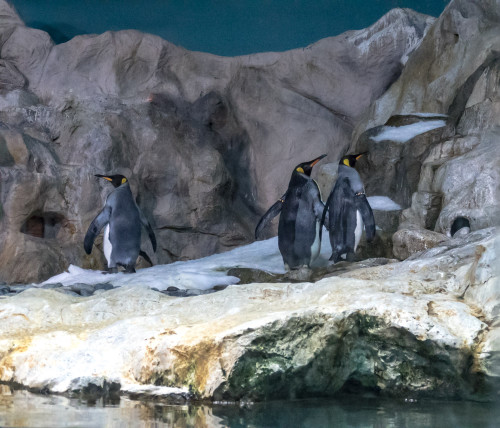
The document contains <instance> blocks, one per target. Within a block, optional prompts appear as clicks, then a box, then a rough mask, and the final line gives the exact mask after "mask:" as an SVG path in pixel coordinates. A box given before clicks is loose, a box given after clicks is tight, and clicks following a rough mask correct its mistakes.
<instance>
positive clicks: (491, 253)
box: [0, 229, 500, 399]
mask: <svg viewBox="0 0 500 428" xmlns="http://www.w3.org/2000/svg"><path fill="white" fill-rule="evenodd" d="M499 240H500V238H499V236H498V234H497V233H496V232H495V230H494V229H488V230H484V231H480V232H476V233H471V234H470V235H469V236H467V237H466V238H464V239H463V240H461V241H459V240H451V241H450V242H448V243H446V245H443V246H442V247H441V248H434V249H432V250H430V251H428V252H424V253H422V254H420V255H419V256H418V257H417V256H415V257H414V258H413V259H412V260H407V261H404V262H400V263H393V264H389V265H385V266H379V267H375V268H368V269H358V270H354V271H352V272H348V273H344V274H342V275H341V276H337V277H330V278H325V279H323V280H320V281H318V282H317V283H314V284H313V283H298V284H248V285H244V286H238V285H233V286H230V287H228V288H226V289H225V290H223V291H221V292H217V293H213V294H208V295H202V296H197V297H190V298H173V297H167V296H165V295H163V294H161V293H158V292H155V291H153V290H151V289H150V288H149V287H147V286H146V285H143V286H124V287H121V288H117V289H114V290H110V291H106V292H102V293H100V294H98V295H94V296H91V297H87V298H81V297H73V296H68V295H64V294H62V293H60V292H58V291H57V290H45V289H36V288H34V289H29V290H27V291H25V292H23V293H21V294H18V295H16V296H14V297H9V298H3V299H2V300H0V317H1V319H0V321H1V322H0V356H1V359H0V380H2V381H5V382H17V383H20V384H22V385H25V386H28V387H33V388H47V389H49V390H51V391H54V392H64V391H68V390H75V389H76V390H78V389H81V388H82V387H84V386H85V385H88V384H91V383H94V384H96V385H98V386H99V385H103V383H104V382H108V383H111V382H115V383H119V384H120V385H121V388H122V390H124V391H134V390H135V391H138V390H143V391H146V390H148V389H149V390H151V391H152V393H153V394H154V395H158V394H160V393H161V392H162V390H161V389H158V388H154V387H153V386H165V387H174V388H179V389H175V391H176V392H178V393H181V392H183V391H184V392H185V391H186V390H187V388H189V389H190V390H191V391H193V392H194V393H196V394H197V395H198V396H199V397H205V398H215V399H244V398H250V399H263V398H273V397H274V398H277V397H283V396H287V397H289V396H302V395H304V394H306V395H314V394H331V393H334V392H336V391H338V389H339V388H341V387H342V386H343V385H344V384H345V383H346V382H347V383H349V382H351V381H357V382H361V384H363V385H364V386H365V387H367V388H376V389H380V390H382V391H385V392H387V393H388V394H397V393H400V392H402V391H404V392H407V393H412V394H427V395H431V396H441V397H443V396H448V397H450V396H456V395H463V396H467V395H468V394H470V393H471V392H472V389H471V388H472V387H471V385H470V384H469V383H468V382H469V379H470V377H473V378H474V376H476V375H477V376H479V377H481V375H482V374H483V373H487V374H489V375H490V376H491V377H495V376H498V373H497V371H496V369H495V368H494V367H492V362H493V361H496V360H495V358H498V357H497V356H496V355H498V351H499V350H498V347H497V346H498V340H497V339H495V337H497V336H494V334H496V333H495V331H496V330H495V328H493V327H492V326H494V325H495V324H494V322H495V320H498V305H499V303H498V302H499V298H498V297H499V288H498V271H497V270H495V269H496V263H495V262H496V260H497V258H496V257H497V254H498V253H497V252H496V251H497V250H498V245H499ZM464 292H465V300H462V299H460V298H459V296H460V295H461V294H463V293H464ZM483 308H485V310H484V311H483V310H482V309H483ZM488 325H490V328H488ZM470 358H472V359H473V361H474V366H473V371H472V372H468V370H470ZM433 364H437V365H435V366H433ZM464 373H465V374H464ZM164 392H165V393H167V394H168V393H170V392H171V391H170V390H168V389H165V390H164Z"/></svg>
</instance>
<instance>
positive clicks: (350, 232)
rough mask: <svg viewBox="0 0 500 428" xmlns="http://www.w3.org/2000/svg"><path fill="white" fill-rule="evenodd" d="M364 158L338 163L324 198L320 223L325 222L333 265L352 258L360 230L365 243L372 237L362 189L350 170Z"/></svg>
mask: <svg viewBox="0 0 500 428" xmlns="http://www.w3.org/2000/svg"><path fill="white" fill-rule="evenodd" d="M364 154H366V152H364V153H358V154H355V155H346V156H344V157H342V158H341V159H340V162H339V168H338V177H337V181H336V183H335V185H334V187H333V189H332V191H331V193H330V195H329V196H328V199H327V202H326V204H325V210H324V213H323V219H322V223H323V222H325V221H326V214H327V211H329V212H330V218H329V222H328V221H326V223H325V224H326V225H327V226H328V227H327V228H328V229H329V234H330V243H331V246H332V257H331V258H330V260H333V261H334V262H337V261H339V260H341V257H342V256H343V255H345V256H346V258H352V257H353V256H354V253H355V251H356V248H357V245H358V243H359V240H360V238H361V233H362V229H363V227H364V228H365V231H366V239H367V241H371V240H373V238H374V237H375V219H374V217H373V211H372V209H371V207H370V204H369V203H368V200H367V199H366V195H365V189H364V186H363V183H362V181H361V178H360V176H359V174H358V172H357V171H356V170H355V169H354V166H355V165H356V161H357V160H358V159H359V158H360V157H361V156H363V155H364Z"/></svg>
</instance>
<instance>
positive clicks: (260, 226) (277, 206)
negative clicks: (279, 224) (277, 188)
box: [255, 193, 286, 239]
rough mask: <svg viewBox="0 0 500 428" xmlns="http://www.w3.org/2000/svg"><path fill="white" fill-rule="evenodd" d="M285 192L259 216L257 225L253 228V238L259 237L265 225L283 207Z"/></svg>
mask: <svg viewBox="0 0 500 428" xmlns="http://www.w3.org/2000/svg"><path fill="white" fill-rule="evenodd" d="M285 197H286V193H285V194H284V195H283V196H282V197H281V198H279V199H278V201H276V202H275V203H274V204H273V205H272V206H271V208H269V209H268V210H267V211H266V213H265V214H264V215H263V216H262V217H261V219H260V220H259V223H257V227H256V228H255V239H259V236H260V234H261V233H262V231H263V230H264V229H265V228H266V226H267V225H268V224H269V223H270V222H271V220H272V219H273V218H274V217H276V216H277V215H278V214H279V213H280V212H281V209H282V208H283V203H284V202H285Z"/></svg>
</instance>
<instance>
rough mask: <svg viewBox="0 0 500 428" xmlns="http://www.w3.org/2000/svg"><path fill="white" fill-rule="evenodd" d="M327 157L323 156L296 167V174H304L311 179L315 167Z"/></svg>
mask: <svg viewBox="0 0 500 428" xmlns="http://www.w3.org/2000/svg"><path fill="white" fill-rule="evenodd" d="M325 156H326V154H325V155H321V156H319V157H317V158H316V159H313V160H312V161H309V162H302V163H300V164H298V165H297V166H296V167H295V170H294V173H299V174H304V175H307V176H308V177H310V176H311V171H312V169H313V166H314V165H316V164H317V163H318V162H319V161H320V160H321V159H323V158H324V157H325Z"/></svg>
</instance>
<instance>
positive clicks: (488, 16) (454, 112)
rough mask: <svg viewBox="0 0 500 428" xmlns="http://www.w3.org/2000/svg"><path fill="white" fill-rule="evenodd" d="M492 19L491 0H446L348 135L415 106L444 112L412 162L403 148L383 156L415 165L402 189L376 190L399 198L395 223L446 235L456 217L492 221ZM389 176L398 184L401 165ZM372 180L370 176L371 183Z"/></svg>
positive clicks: (363, 133) (499, 46)
mask: <svg viewBox="0 0 500 428" xmlns="http://www.w3.org/2000/svg"><path fill="white" fill-rule="evenodd" d="M499 23H500V5H499V3H498V1H495V0H477V1H476V0H471V1H469V0H455V1H452V2H450V4H449V6H448V7H447V8H446V9H445V11H444V12H443V14H442V15H441V16H440V17H439V19H438V20H437V21H436V22H435V24H434V25H433V26H432V28H431V30H429V32H428V34H427V36H426V38H425V40H424V41H423V42H422V44H421V45H420V46H419V47H418V49H416V50H415V52H414V54H412V55H411V57H410V58H409V60H408V62H407V64H406V67H405V69H404V70H403V72H402V74H401V76H400V78H399V79H398V80H397V81H396V82H395V83H394V84H393V85H392V86H391V88H389V90H388V91H387V92H386V93H385V94H384V95H383V96H381V97H380V98H379V99H378V100H377V101H376V102H375V103H374V104H373V106H372V108H371V111H370V113H369V114H368V115H367V119H366V120H365V121H364V122H363V123H362V124H360V125H359V126H358V127H357V128H356V131H355V133H354V135H355V141H357V144H358V145H359V146H363V145H366V142H367V136H370V135H371V134H373V133H374V132H376V130H377V129H378V127H379V126H380V124H381V123H385V122H386V121H389V122H388V123H390V124H394V120H393V119H395V120H396V122H397V121H401V118H403V117H406V118H412V117H414V116H415V113H422V112H424V113H433V114H446V115H447V117H448V119H447V123H448V126H447V128H446V131H445V132H443V133H439V132H437V130H436V131H433V132H434V133H435V134H434V136H433V138H432V141H429V134H430V136H431V137H432V133H428V134H425V135H426V137H425V139H426V140H427V149H426V150H422V151H421V153H420V157H419V158H418V161H417V162H415V160H412V159H411V158H408V156H406V155H405V154H403V153H396V156H393V157H392V158H390V159H387V161H388V164H387V165H386V166H385V168H386V169H389V170H392V169H393V168H397V165H400V164H408V162H413V164H414V165H416V166H417V167H418V169H415V171H414V173H413V174H412V179H411V180H410V181H409V182H408V184H407V185H406V186H404V188H395V187H394V186H392V187H389V188H388V189H387V190H388V191H389V192H390V193H388V194H387V193H384V194H387V195H388V196H392V197H393V199H394V200H397V201H398V200H405V202H406V203H405V204H404V205H403V207H404V208H407V209H406V210H405V211H404V212H403V214H402V221H401V224H400V228H402V229H408V228H410V229H428V230H432V231H435V232H439V233H443V234H447V235H449V233H450V228H451V225H452V223H453V221H454V220H455V218H457V217H459V216H462V217H465V218H467V219H469V221H470V223H471V229H472V230H478V229H481V228H484V227H489V226H493V225H498V224H499V221H500V177H499V176H498V174H499V173H498V171H499V170H500V152H499V151H498V141H499V136H500V121H499V117H500V115H499V112H500V93H499V91H498V79H499V76H500V55H499V52H500V25H499ZM405 115H406V116H405ZM406 120H407V122H408V120H409V119H406ZM412 120H413V119H412ZM429 142H430V144H428V143H429ZM379 144H380V143H379ZM392 144H394V143H392ZM405 144H408V143H405ZM372 146H373V145H372ZM375 149H376V148H375ZM369 150H371V147H370V148H369ZM374 157H375V161H374V163H376V162H380V159H379V158H380V157H379V156H374ZM382 158H383V157H382ZM382 168H384V166H382ZM366 173H368V175H369V174H374V175H375V177H376V178H380V175H382V176H383V177H390V176H391V174H387V173H385V172H384V173H382V174H381V173H380V172H379V171H378V170H377V169H375V168H371V169H370V168H367V170H366ZM397 176H398V179H397V180H395V182H397V183H403V184H404V180H403V179H404V178H406V177H407V176H408V172H407V168H405V171H404V174H397ZM379 182H380V180H379V179H376V180H375V183H374V184H373V185H374V186H377V185H379V184H378V183H379ZM382 182H383V181H382ZM393 182H394V181H393ZM391 185H392V183H391ZM392 192H394V193H395V194H393V195H391V193H392ZM412 193H413V195H412ZM410 196H411V198H410ZM422 233H425V232H422Z"/></svg>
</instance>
